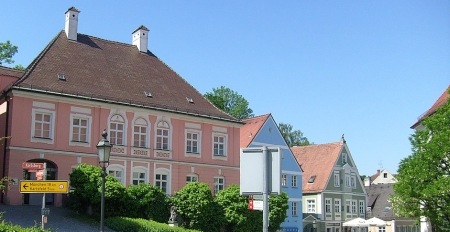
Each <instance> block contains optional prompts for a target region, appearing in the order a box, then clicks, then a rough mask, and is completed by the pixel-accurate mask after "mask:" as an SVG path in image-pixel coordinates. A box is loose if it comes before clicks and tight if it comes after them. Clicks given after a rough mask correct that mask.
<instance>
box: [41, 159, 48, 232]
mask: <svg viewBox="0 0 450 232" xmlns="http://www.w3.org/2000/svg"><path fill="white" fill-rule="evenodd" d="M42 180H47V163H45V162H44V176H43V177H42ZM44 209H45V193H43V194H42V210H41V218H42V220H41V225H42V229H44V224H45V215H44V214H43V212H44Z"/></svg>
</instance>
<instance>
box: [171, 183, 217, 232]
mask: <svg viewBox="0 0 450 232" xmlns="http://www.w3.org/2000/svg"><path fill="white" fill-rule="evenodd" d="M172 203H173V204H174V205H175V206H176V207H177V213H178V215H179V216H181V219H182V222H181V225H182V226H183V227H185V228H189V229H196V230H201V231H211V232H215V231H220V229H221V227H222V226H223V225H225V223H226V220H225V216H224V212H223V210H222V208H221V207H220V206H219V205H218V204H217V203H216V202H215V201H214V198H213V195H212V194H211V190H210V189H209V186H208V184H206V183H199V182H195V183H189V184H187V185H186V186H184V187H183V188H182V189H181V190H180V191H178V192H177V193H176V194H175V195H174V196H173V198H172Z"/></svg>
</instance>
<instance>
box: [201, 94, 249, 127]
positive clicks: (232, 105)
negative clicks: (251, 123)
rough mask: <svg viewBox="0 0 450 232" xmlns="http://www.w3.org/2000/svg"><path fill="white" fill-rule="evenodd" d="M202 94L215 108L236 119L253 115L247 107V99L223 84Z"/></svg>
mask: <svg viewBox="0 0 450 232" xmlns="http://www.w3.org/2000/svg"><path fill="white" fill-rule="evenodd" d="M203 96H204V97H205V98H206V99H208V100H209V101H210V102H211V103H212V104H213V105H215V106H216V107H217V108H219V109H221V110H223V111H224V112H226V113H228V114H229V115H231V116H233V117H235V118H237V119H246V118H250V117H253V116H254V115H253V110H252V109H250V108H249V103H248V101H247V100H246V99H245V98H244V97H243V96H242V95H240V94H238V93H237V92H235V91H233V90H231V89H230V88H227V87H225V86H221V87H219V88H213V91H212V92H211V93H209V92H207V93H205V94H204V95H203Z"/></svg>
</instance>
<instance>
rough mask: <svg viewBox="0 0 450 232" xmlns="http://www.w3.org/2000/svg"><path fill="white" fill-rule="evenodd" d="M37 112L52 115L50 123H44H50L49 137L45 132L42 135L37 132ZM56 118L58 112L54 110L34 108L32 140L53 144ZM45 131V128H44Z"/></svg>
mask: <svg viewBox="0 0 450 232" xmlns="http://www.w3.org/2000/svg"><path fill="white" fill-rule="evenodd" d="M36 114H43V115H49V116H50V120H49V122H48V123H45V121H44V123H45V124H48V125H49V132H48V133H49V135H48V137H44V134H43V132H42V133H41V134H40V135H37V134H36V129H35V128H36V123H38V122H37V121H36ZM55 118H56V113H55V111H53V110H46V109H33V110H32V119H31V120H32V123H31V126H32V128H31V141H32V142H40V143H47V144H53V142H54V136H55V132H54V128H55ZM42 131H43V130H42Z"/></svg>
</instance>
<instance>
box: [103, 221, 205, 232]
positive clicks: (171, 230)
mask: <svg viewBox="0 0 450 232" xmlns="http://www.w3.org/2000/svg"><path fill="white" fill-rule="evenodd" d="M105 224H106V226H108V227H109V228H110V229H112V230H115V231H117V232H199V231H198V230H189V229H185V228H182V227H170V226H169V225H168V224H165V223H159V222H155V221H150V220H146V219H142V218H128V217H111V218H108V219H106V220H105Z"/></svg>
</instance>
